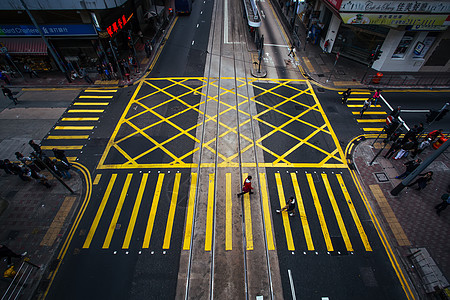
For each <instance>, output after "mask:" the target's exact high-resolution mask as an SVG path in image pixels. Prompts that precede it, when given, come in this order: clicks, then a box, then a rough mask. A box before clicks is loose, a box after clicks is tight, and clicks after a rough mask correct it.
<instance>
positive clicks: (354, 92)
mask: <svg viewBox="0 0 450 300" xmlns="http://www.w3.org/2000/svg"><path fill="white" fill-rule="evenodd" d="M338 93H339V94H342V93H343V92H338ZM370 94H372V93H371V92H356V91H352V95H370ZM365 99H366V98H365Z"/></svg>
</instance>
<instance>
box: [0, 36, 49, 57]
mask: <svg viewBox="0 0 450 300" xmlns="http://www.w3.org/2000/svg"><path fill="white" fill-rule="evenodd" d="M0 43H2V44H3V47H6V49H7V50H8V53H9V54H24V55H27V54H31V55H47V45H46V44H45V42H44V41H43V40H42V39H41V38H2V39H0ZM2 52H3V51H2Z"/></svg>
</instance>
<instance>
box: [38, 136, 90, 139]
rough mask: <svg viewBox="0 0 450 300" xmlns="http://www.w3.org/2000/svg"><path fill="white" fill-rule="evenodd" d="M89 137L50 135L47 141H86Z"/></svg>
mask: <svg viewBox="0 0 450 300" xmlns="http://www.w3.org/2000/svg"><path fill="white" fill-rule="evenodd" d="M88 138H89V135H49V136H48V137H47V138H46V139H47V140H86V139H88Z"/></svg>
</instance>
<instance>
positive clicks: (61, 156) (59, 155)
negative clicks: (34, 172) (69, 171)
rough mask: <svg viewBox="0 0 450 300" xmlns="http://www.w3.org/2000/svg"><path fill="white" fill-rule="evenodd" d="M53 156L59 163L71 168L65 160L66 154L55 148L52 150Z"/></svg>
mask: <svg viewBox="0 0 450 300" xmlns="http://www.w3.org/2000/svg"><path fill="white" fill-rule="evenodd" d="M52 151H53V154H54V155H55V157H56V158H57V159H59V160H61V161H63V162H64V163H65V164H66V165H67V166H68V167H70V166H71V164H70V162H69V161H68V160H67V157H66V154H65V153H64V150H60V149H57V148H53V149H52Z"/></svg>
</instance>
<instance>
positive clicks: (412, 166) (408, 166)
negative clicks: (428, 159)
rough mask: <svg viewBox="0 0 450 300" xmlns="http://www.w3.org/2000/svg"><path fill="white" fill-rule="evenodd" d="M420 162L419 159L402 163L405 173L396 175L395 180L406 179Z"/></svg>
mask: <svg viewBox="0 0 450 300" xmlns="http://www.w3.org/2000/svg"><path fill="white" fill-rule="evenodd" d="M421 162H422V160H420V159H419V158H418V159H416V160H410V161H408V162H406V163H404V164H403V165H404V166H405V167H406V170H405V172H403V174H401V175H398V176H397V177H395V178H396V179H404V178H406V177H407V176H408V175H409V174H411V173H412V171H414V170H415V169H416V168H417V167H418V166H419V165H420V163H421Z"/></svg>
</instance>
